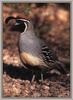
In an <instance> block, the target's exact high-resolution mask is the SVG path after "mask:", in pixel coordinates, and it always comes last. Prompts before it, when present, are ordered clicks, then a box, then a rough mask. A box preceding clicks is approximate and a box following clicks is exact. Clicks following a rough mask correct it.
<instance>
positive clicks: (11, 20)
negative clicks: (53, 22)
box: [5, 17, 27, 33]
mask: <svg viewBox="0 0 73 100" xmlns="http://www.w3.org/2000/svg"><path fill="white" fill-rule="evenodd" d="M5 23H6V24H8V25H9V27H10V28H9V30H10V31H15V32H20V33H22V32H24V31H25V29H26V28H27V24H26V23H27V21H25V20H24V19H19V18H15V17H8V18H7V19H6V20H5Z"/></svg>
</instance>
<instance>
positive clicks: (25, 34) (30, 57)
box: [5, 16, 66, 80]
mask: <svg viewBox="0 0 73 100" xmlns="http://www.w3.org/2000/svg"><path fill="white" fill-rule="evenodd" d="M5 23H6V24H9V27H10V31H12V32H19V34H20V36H19V46H18V47H19V54H20V59H21V61H22V63H23V64H24V66H26V67H27V68H28V69H30V70H33V71H35V72H36V71H37V70H40V72H41V77H42V80H43V73H44V72H45V71H49V70H51V69H54V68H55V66H56V67H57V69H61V68H62V69H63V70H64V71H65V67H64V64H63V63H61V62H60V61H59V60H58V57H57V55H56V54H55V53H54V51H52V50H51V49H50V48H49V47H48V46H47V44H46V43H45V42H44V40H42V39H39V38H38V37H37V36H36V34H35V32H34V28H33V24H32V23H31V22H30V21H28V20H26V19H24V18H19V17H13V16H9V17H7V18H6V20H5ZM65 72H66V71H65Z"/></svg>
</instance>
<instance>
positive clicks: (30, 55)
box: [19, 36, 42, 66]
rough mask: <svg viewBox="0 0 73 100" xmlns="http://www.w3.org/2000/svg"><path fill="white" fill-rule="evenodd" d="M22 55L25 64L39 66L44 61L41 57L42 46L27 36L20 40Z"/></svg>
mask: <svg viewBox="0 0 73 100" xmlns="http://www.w3.org/2000/svg"><path fill="white" fill-rule="evenodd" d="M19 49H20V57H21V60H22V61H23V62H24V63H25V64H29V65H33V66H37V65H39V64H41V63H42V60H41V58H40V46H39V44H38V42H36V41H35V40H33V38H30V39H28V38H27V37H26V36H25V37H22V38H20V41H19Z"/></svg>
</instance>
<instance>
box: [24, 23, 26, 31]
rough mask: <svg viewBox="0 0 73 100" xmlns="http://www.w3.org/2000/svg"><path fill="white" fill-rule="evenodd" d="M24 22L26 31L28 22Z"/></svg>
mask: <svg viewBox="0 0 73 100" xmlns="http://www.w3.org/2000/svg"><path fill="white" fill-rule="evenodd" d="M24 24H25V30H24V32H25V31H26V30H27V24H26V23H25V22H24Z"/></svg>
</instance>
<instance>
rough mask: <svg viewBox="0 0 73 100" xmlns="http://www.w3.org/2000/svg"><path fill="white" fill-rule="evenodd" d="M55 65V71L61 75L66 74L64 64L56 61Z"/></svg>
mask: <svg viewBox="0 0 73 100" xmlns="http://www.w3.org/2000/svg"><path fill="white" fill-rule="evenodd" d="M55 64H56V69H57V70H58V71H60V73H62V74H67V69H66V66H65V64H63V63H62V62H60V61H56V62H55Z"/></svg>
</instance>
